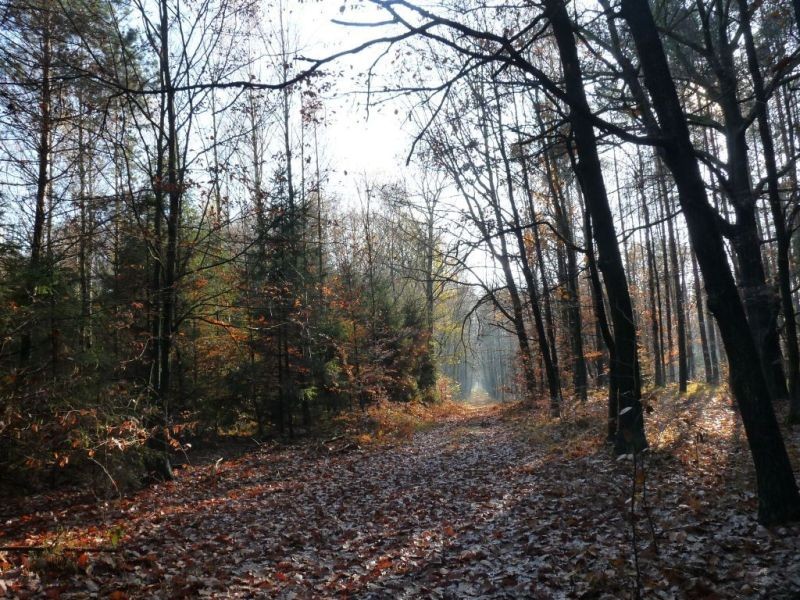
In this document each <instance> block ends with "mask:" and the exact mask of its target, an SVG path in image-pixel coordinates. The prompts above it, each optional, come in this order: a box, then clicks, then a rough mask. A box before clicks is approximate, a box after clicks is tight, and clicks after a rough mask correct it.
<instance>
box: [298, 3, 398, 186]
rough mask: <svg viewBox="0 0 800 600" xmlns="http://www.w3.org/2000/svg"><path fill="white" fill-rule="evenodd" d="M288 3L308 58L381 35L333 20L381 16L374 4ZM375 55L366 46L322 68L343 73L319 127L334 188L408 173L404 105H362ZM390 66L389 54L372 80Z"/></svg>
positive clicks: (321, 55) (373, 50) (329, 96)
mask: <svg viewBox="0 0 800 600" xmlns="http://www.w3.org/2000/svg"><path fill="white" fill-rule="evenodd" d="M354 4H355V8H354ZM286 6H287V20H288V24H289V26H290V28H291V29H292V30H294V32H295V33H296V35H297V38H298V42H299V44H300V47H301V48H302V50H301V54H303V55H304V56H307V57H309V58H321V57H325V56H329V55H331V54H333V53H336V52H339V51H342V50H344V49H347V48H352V47H355V46H357V45H359V44H361V43H363V42H366V41H368V40H370V39H373V38H374V37H375V36H376V35H378V34H379V31H378V30H375V29H372V28H360V27H347V26H344V25H339V24H336V23H333V20H334V19H346V20H352V21H368V20H370V19H372V18H373V17H379V16H380V15H381V11H379V10H378V9H377V8H375V7H373V6H369V5H363V4H361V5H359V4H356V3H353V2H348V3H347V6H346V8H345V10H344V11H343V12H342V11H341V10H340V9H341V8H342V7H343V6H345V4H344V3H343V2H342V1H341V0H322V1H320V2H314V1H309V0H306V1H302V0H288V2H287V5H286ZM384 18H385V14H384ZM381 48H385V46H382V47H381ZM377 54H378V51H377V50H376V49H370V50H367V51H365V52H362V53H359V54H357V55H352V56H346V57H343V58H341V59H339V60H338V61H337V62H336V63H334V64H332V65H330V67H328V68H326V70H328V71H333V72H341V73H342V74H343V76H341V77H335V78H334V79H335V86H334V88H333V89H332V90H331V91H330V92H329V93H327V94H326V96H327V98H326V100H325V114H326V126H325V128H324V129H320V136H321V138H322V139H321V140H320V142H321V144H322V146H323V148H324V156H325V158H326V162H327V164H328V165H329V166H330V168H331V172H330V173H329V179H328V182H329V184H330V186H331V187H332V188H333V190H336V191H342V192H348V193H349V192H351V191H352V190H353V189H354V187H355V185H356V183H357V182H360V181H363V178H364V176H365V175H366V176H367V178H369V179H371V180H377V181H388V180H393V179H397V178H398V177H402V176H403V175H405V174H407V173H406V168H405V166H404V165H405V160H406V156H407V154H408V152H409V149H410V148H411V143H412V140H413V138H412V135H413V127H410V126H409V124H404V122H403V121H404V116H405V114H406V110H407V107H405V106H403V105H402V104H401V103H400V102H393V103H391V104H387V105H382V106H377V107H376V106H373V107H371V109H370V110H369V114H368V113H367V110H366V94H365V92H366V76H365V73H366V71H367V70H368V69H369V67H370V66H371V65H372V63H373V61H374V60H375V58H376V56H377ZM388 65H389V62H388V57H387V58H386V59H385V60H384V61H383V62H382V63H381V64H380V65H379V66H378V68H377V69H376V71H375V73H376V76H377V79H376V80H375V81H374V82H373V83H375V82H377V81H379V80H380V76H381V74H382V73H385V72H386V69H388V68H389V67H388ZM375 98H376V97H375V96H373V101H374V100H375ZM395 110H397V111H398V112H397V114H395ZM345 171H346V172H347V175H345Z"/></svg>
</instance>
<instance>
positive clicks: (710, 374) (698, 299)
mask: <svg viewBox="0 0 800 600" xmlns="http://www.w3.org/2000/svg"><path fill="white" fill-rule="evenodd" d="M691 254H692V275H693V278H694V297H695V303H696V304H697V326H698V328H699V329H700V345H701V347H702V349H703V369H704V371H703V372H704V374H705V376H706V383H708V384H711V385H713V384H715V383H716V382H715V381H714V369H713V368H712V366H711V353H710V352H709V349H708V335H707V334H706V317H705V314H706V313H705V310H704V309H703V293H702V290H701V289H700V276H699V275H698V273H697V258H695V255H694V252H692V253H691Z"/></svg>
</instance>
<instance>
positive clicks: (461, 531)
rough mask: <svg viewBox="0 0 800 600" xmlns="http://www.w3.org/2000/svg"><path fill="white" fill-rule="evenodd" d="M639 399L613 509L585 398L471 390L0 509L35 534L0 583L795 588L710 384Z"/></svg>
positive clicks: (749, 592)
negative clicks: (644, 442) (384, 429)
mask: <svg viewBox="0 0 800 600" xmlns="http://www.w3.org/2000/svg"><path fill="white" fill-rule="evenodd" d="M650 404H651V405H652V407H653V409H654V410H653V412H652V414H651V415H649V425H648V428H649V430H648V434H649V437H650V442H651V446H652V447H651V450H650V451H649V452H647V453H646V454H647V458H646V471H647V476H646V480H644V481H643V480H642V478H641V477H639V478H637V481H636V483H637V488H638V492H637V494H636V497H635V506H634V512H633V514H634V515H635V516H634V517H633V518H632V517H631V487H632V483H633V477H632V462H631V461H630V460H628V459H624V458H623V459H622V460H617V459H615V458H614V457H613V456H612V455H611V454H610V452H609V450H608V448H607V447H606V446H605V444H604V443H603V442H602V425H603V405H602V401H601V399H597V400H596V401H593V402H590V403H589V404H587V405H585V406H578V407H572V408H571V409H570V412H569V414H567V415H565V416H564V417H563V418H562V419H561V420H560V421H558V422H552V421H550V422H548V421H544V420H541V419H536V418H534V417H532V416H530V414H529V411H527V410H524V409H523V408H522V407H519V406H513V407H500V406H496V405H486V404H482V405H480V406H473V407H464V408H461V409H459V410H456V411H454V412H453V413H452V414H449V415H444V416H442V415H440V416H439V418H438V421H437V422H436V423H435V424H431V425H430V426H426V427H415V428H413V430H411V431H408V432H407V435H405V436H403V437H398V436H391V435H387V436H385V437H383V438H382V436H381V435H366V434H360V435H358V436H349V437H344V438H339V439H336V440H333V441H329V442H327V443H321V442H314V443H311V442H304V443H298V444H294V445H288V446H287V445H269V446H266V445H265V446H262V447H260V448H259V449H257V450H255V451H252V452H248V453H245V454H243V455H240V456H238V457H232V458H229V459H226V460H223V461H221V462H220V463H217V462H216V461H215V460H208V461H206V462H205V463H204V464H195V465H194V466H187V467H186V468H184V469H181V470H180V471H179V472H178V476H177V479H176V480H175V481H173V482H169V483H163V484H158V485H154V486H152V487H150V488H149V489H146V490H143V491H141V492H138V493H136V494H133V495H131V496H129V497H126V498H123V499H118V500H113V501H101V502H96V501H94V502H92V501H87V498H86V496H85V495H83V496H81V495H77V496H74V497H71V496H69V495H66V496H65V495H64V494H63V493H61V494H60V495H59V494H53V495H45V496H37V497H32V498H29V499H28V501H27V503H26V504H25V505H20V507H19V511H18V512H19V514H8V513H7V511H6V509H5V508H3V509H0V510H2V512H3V513H6V514H5V515H4V516H3V520H2V526H1V529H0V545H1V546H4V547H9V546H40V547H47V548H48V549H47V550H46V551H44V552H35V551H28V552H23V551H20V550H17V549H14V550H5V551H0V596H3V595H5V596H6V597H14V598H24V597H48V598H94V597H97V598H112V599H116V600H121V599H125V598H196V597H199V598H202V597H226V598H227V597H231V598H254V597H264V598H285V599H288V598H369V599H373V598H374V599H378V598H387V599H389V598H391V599H395V598H396V599H402V598H409V599H410V598H543V599H544V598H547V599H549V598H629V597H635V593H634V590H635V588H636V581H637V577H636V572H637V569H636V562H637V560H638V563H639V568H638V570H639V573H640V576H639V581H640V586H641V588H640V589H641V596H642V597H644V598H706V599H714V598H770V599H777V598H798V597H800V560H798V555H799V553H800V535H798V534H800V528H798V526H791V527H784V528H776V529H771V530H768V529H765V528H763V527H761V526H759V525H758V524H757V523H756V522H755V519H754V515H755V509H756V504H755V498H754V494H753V489H754V486H753V481H752V479H753V475H752V468H751V467H750V463H749V456H748V453H747V451H746V447H745V445H744V442H743V440H742V437H743V433H742V429H741V426H740V425H739V421H738V418H737V416H736V414H735V412H734V411H733V410H732V409H731V407H730V404H729V402H728V400H727V398H726V397H725V396H724V395H723V394H722V393H721V392H717V391H714V390H704V389H699V390H695V393H694V394H692V395H690V396H688V397H676V395H674V394H672V395H669V394H665V395H662V396H661V397H660V399H656V398H651V399H650ZM377 433H378V434H380V433H381V432H380V431H378V432H377ZM787 436H788V439H789V445H790V451H791V453H792V454H793V460H795V465H797V464H798V463H797V462H796V461H797V458H798V456H799V454H798V447H799V446H800V441H799V440H798V434H797V431H795V432H794V433H792V432H787ZM376 438H382V439H376ZM643 483H646V490H647V493H646V498H645V497H644V496H643V495H642V493H641V488H642V484H643ZM645 500H646V506H648V507H649V509H645V508H644V507H643V501H645ZM23 506H24V507H26V508H25V509H24V510H23ZM12 512H13V511H12ZM23 512H24V514H22V513H23ZM648 514H649V517H648V516H647V515H648ZM632 522H633V523H634V524H635V543H636V547H637V548H638V552H637V553H636V554H637V556H636V557H635V556H634V552H633V544H634V537H633V535H634V534H633V531H634V530H633V527H632Z"/></svg>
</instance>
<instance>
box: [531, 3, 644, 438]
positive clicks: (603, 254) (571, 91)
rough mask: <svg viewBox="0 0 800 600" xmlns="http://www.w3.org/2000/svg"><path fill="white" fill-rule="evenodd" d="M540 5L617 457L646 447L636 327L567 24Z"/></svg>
mask: <svg viewBox="0 0 800 600" xmlns="http://www.w3.org/2000/svg"><path fill="white" fill-rule="evenodd" d="M545 6H546V8H547V13H548V17H549V20H550V24H551V26H552V28H553V34H554V36H555V38H556V44H557V46H558V50H559V54H560V56H561V67H562V70H563V74H564V83H565V87H566V94H567V96H568V97H569V100H570V112H569V119H570V123H571V125H572V130H573V133H574V136H575V145H576V149H577V154H578V171H577V175H578V181H579V182H580V185H581V188H582V189H583V196H584V199H585V201H586V207H587V210H588V211H589V214H590V215H591V219H592V225H593V232H594V239H595V241H596V242H597V250H598V254H599V256H598V261H597V265H598V267H599V269H600V271H601V272H602V273H603V280H604V283H605V286H606V292H607V294H608V302H609V305H610V308H611V320H612V322H613V324H614V346H615V352H614V357H613V360H612V368H611V376H612V377H615V378H616V380H617V382H616V389H617V394H618V407H619V412H618V419H619V421H618V427H617V436H616V440H615V449H616V451H617V452H618V453H623V452H629V451H639V450H642V449H643V448H645V447H647V439H646V437H645V434H644V412H643V410H642V403H641V383H640V378H639V360H638V354H637V343H636V326H635V322H634V318H633V305H632V303H631V297H630V293H629V291H628V281H627V279H626V276H625V269H624V267H623V263H622V256H621V255H620V251H619V244H618V242H617V236H616V232H615V230H614V218H613V216H612V214H611V207H610V205H609V202H608V195H607V193H606V187H605V182H604V181H603V170H602V166H601V164H600V157H599V154H598V151H597V140H596V138H595V133H594V126H593V123H592V120H591V118H590V114H591V108H590V107H589V103H588V101H587V99H586V91H585V90H584V87H583V75H582V72H581V67H580V61H579V59H578V50H577V47H576V44H575V38H574V37H573V32H572V23H571V22H570V19H569V14H568V13H567V8H566V5H565V4H564V3H563V2H562V0H547V2H546V4H545Z"/></svg>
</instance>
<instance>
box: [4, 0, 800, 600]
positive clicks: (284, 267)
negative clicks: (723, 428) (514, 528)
mask: <svg viewBox="0 0 800 600" xmlns="http://www.w3.org/2000/svg"><path fill="white" fill-rule="evenodd" d="M309 4H314V3H310V2H305V3H303V2H298V3H295V2H293V0H284V1H283V2H279V3H274V2H269V1H267V0H201V1H194V0H191V1H190V0H2V1H0V274H1V275H0V328H2V329H1V331H0V375H1V376H2V377H0V398H2V405H0V410H1V411H2V412H1V413H0V486H1V487H2V488H3V490H4V491H5V492H9V491H12V490H16V491H17V492H20V491H21V492H22V493H25V494H30V493H34V492H39V491H42V490H45V489H49V488H59V487H60V486H64V485H66V484H70V485H78V486H80V487H82V488H84V489H90V488H91V489H94V490H102V489H104V488H105V489H106V491H113V492H115V493H117V494H124V493H128V492H131V491H133V490H135V489H138V488H140V487H141V486H142V485H144V484H146V483H148V482H153V481H164V480H169V479H171V478H172V477H173V476H174V473H173V469H172V464H173V463H175V462H176V461H178V462H180V461H179V460H178V459H179V458H180V456H182V455H185V453H186V452H187V451H188V449H189V448H191V447H195V448H202V447H203V445H204V443H207V442H208V441H209V440H219V439H220V438H221V437H226V436H233V437H237V436H238V437H245V438H253V439H255V440H258V441H259V443H261V442H264V441H265V440H278V441H281V442H293V441H296V440H300V442H298V443H303V442H302V440H303V439H307V438H309V436H311V437H313V436H314V435H323V436H325V435H333V433H331V431H333V432H334V433H335V430H331V429H330V427H331V424H332V423H335V422H336V420H337V419H339V418H340V417H342V416H344V417H346V418H347V417H348V415H349V416H351V417H354V418H355V417H357V416H358V415H359V414H366V413H365V411H367V410H368V409H371V410H375V409H377V410H378V411H381V410H387V411H389V410H395V408H396V407H398V406H401V405H402V406H405V405H416V404H418V403H422V404H423V405H425V406H437V405H443V404H447V403H451V402H453V401H458V400H468V399H469V398H470V397H474V396H475V394H479V395H481V396H483V395H488V397H489V398H490V399H491V400H492V401H496V402H512V401H513V402H519V403H521V406H523V407H524V410H526V411H528V412H530V413H532V414H535V415H538V416H539V417H541V418H542V419H545V420H549V421H550V422H551V423H555V424H556V425H557V423H558V422H559V419H562V418H565V416H567V415H569V414H573V413H574V412H575V411H577V410H580V409H581V407H582V406H584V405H586V403H598V402H602V403H603V407H604V408H603V410H602V412H601V413H597V414H598V415H599V416H597V418H598V419H599V421H598V422H597V423H596V424H597V425H599V426H601V427H602V430H603V434H602V436H601V437H603V438H605V439H603V440H600V441H601V442H608V443H609V444H610V446H611V447H613V452H614V453H615V455H618V456H626V457H632V458H633V461H634V469H635V468H636V464H637V463H636V461H637V457H638V456H640V455H641V454H643V453H645V454H646V451H647V449H648V446H649V443H648V439H647V434H646V426H647V420H648V419H649V418H650V413H651V411H653V410H654V405H655V402H654V399H656V400H657V399H658V398H659V397H660V396H661V395H662V394H663V395H664V396H665V397H666V395H667V394H673V395H674V397H676V398H680V397H681V396H680V395H681V394H683V393H685V392H687V388H690V387H691V386H692V385H698V384H702V385H703V386H707V389H719V390H722V392H721V393H723V394H726V395H729V396H726V397H730V399H731V401H732V403H733V404H734V405H735V409H734V410H735V412H736V419H737V420H738V421H739V422H740V423H741V425H742V426H743V428H744V435H745V436H746V440H747V446H748V448H749V451H750V458H751V461H752V465H753V466H754V473H755V480H754V482H753V485H754V489H753V490H752V491H754V492H755V494H756V497H757V501H758V502H757V516H758V519H759V521H760V522H761V523H763V524H765V525H779V524H784V523H788V522H790V521H793V520H795V519H797V518H798V517H800V495H798V488H797V483H796V480H795V475H794V473H793V467H792V460H794V458H796V457H790V452H788V451H787V447H786V444H785V443H784V439H785V435H786V434H785V431H786V430H784V433H782V425H783V421H786V423H787V424H788V425H791V424H796V423H798V422H800V358H799V352H798V332H797V327H798V311H800V202H799V201H798V165H797V160H798V153H800V95H798V77H799V76H800V3H798V1H797V0H793V3H789V2H783V1H778V0H758V1H755V2H753V1H750V0H732V1H722V0H692V1H680V0H654V1H651V2H648V1H647V0H620V1H615V0H599V1H598V2H588V3H586V2H567V3H565V2H562V1H561V0H543V1H540V2H533V1H528V0H520V1H519V2H489V1H485V0H483V1H478V0H475V1H471V0H440V1H438V2H408V1H405V0H370V1H359V2H351V1H344V2H343V3H341V6H338V4H337V8H338V10H337V11H336V23H337V27H338V28H339V29H340V30H341V34H340V36H341V39H340V40H338V43H337V44H335V48H334V49H332V50H330V51H329V52H327V53H326V52H325V51H321V52H320V53H319V54H318V55H314V56H312V55H309V54H307V51H306V49H305V46H304V43H305V41H306V40H305V39H304V36H305V35H307V34H306V33H304V29H303V28H304V26H306V25H307V23H306V21H307V17H304V19H305V20H301V19H298V18H297V17H296V15H297V11H298V10H301V5H302V6H303V8H302V10H306V12H307V9H308V5H309ZM322 6H324V7H327V8H330V7H329V6H327V4H326V3H322ZM320 10H321V12H324V11H322V8H321V9H320ZM353 64H355V65H356V68H355V69H354V68H353ZM348 65H349V66H348ZM362 67H363V68H362ZM345 80H347V81H348V82H349V85H350V86H351V87H354V88H355V89H357V90H360V91H361V92H362V94H361V97H362V99H363V98H365V100H363V106H362V108H361V109H360V110H362V111H363V110H373V111H374V110H384V111H387V112H392V111H393V112H394V114H395V116H396V119H397V122H398V124H399V125H398V127H399V126H400V125H402V127H403V129H404V131H406V132H407V133H409V134H410V137H409V138H408V140H409V141H408V142H406V141H405V140H403V141H401V140H387V141H386V143H391V144H396V145H398V150H399V151H400V152H402V153H403V154H404V155H407V161H406V162H405V163H404V164H403V163H399V164H398V165H397V172H396V174H394V175H387V176H386V177H384V178H375V177H371V176H368V175H367V174H364V175H358V171H359V165H348V166H347V168H348V169H349V170H350V174H349V181H351V182H353V183H352V185H350V186H349V187H342V186H337V185H334V183H333V180H332V175H333V173H334V172H335V171H336V170H339V171H341V169H342V166H341V165H338V164H337V163H336V157H335V156H332V155H331V153H332V151H333V152H335V148H336V144H335V143H328V144H327V145H326V140H327V139H328V137H327V134H326V132H327V130H328V128H329V127H330V124H331V121H332V120H333V119H347V118H349V117H348V115H346V114H343V113H342V112H341V111H340V112H339V113H338V114H335V115H333V114H329V112H328V110H327V107H328V106H332V105H333V103H334V102H335V101H336V98H337V97H338V94H340V93H341V90H342V89H343V88H342V85H343V84H342V82H343V81H345ZM364 107H366V108H364ZM353 118H354V119H355V117H353ZM367 123H369V121H367ZM403 144H405V146H402V145H403ZM401 146H402V147H401ZM716 386H719V387H718V388H716ZM670 397H672V396H670ZM676 401H677V400H676ZM371 414H372V413H371ZM606 416H607V423H606ZM789 431H790V430H789ZM319 432H323V433H321V434H320V433H319ZM698 435H699V434H698ZM796 466H797V464H796V463H795V469H796ZM642 481H643V476H642ZM636 482H639V479H638V478H634V485H636ZM743 491H744V490H743ZM98 493H99V492H98ZM634 544H635V542H634ZM698 597H699V596H698Z"/></svg>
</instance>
